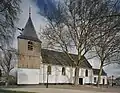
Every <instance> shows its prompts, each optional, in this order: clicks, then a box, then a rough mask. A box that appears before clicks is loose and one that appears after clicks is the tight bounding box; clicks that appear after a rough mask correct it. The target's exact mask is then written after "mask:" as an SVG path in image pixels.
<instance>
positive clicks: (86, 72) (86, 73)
mask: <svg viewBox="0 0 120 93" xmlns="http://www.w3.org/2000/svg"><path fill="white" fill-rule="evenodd" d="M85 76H86V77H88V70H87V69H86V71H85Z"/></svg>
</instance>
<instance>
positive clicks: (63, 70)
mask: <svg viewBox="0 0 120 93" xmlns="http://www.w3.org/2000/svg"><path fill="white" fill-rule="evenodd" d="M65 74H66V73H65V67H63V68H62V75H65Z"/></svg>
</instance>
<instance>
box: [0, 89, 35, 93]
mask: <svg viewBox="0 0 120 93" xmlns="http://www.w3.org/2000/svg"><path fill="white" fill-rule="evenodd" d="M0 93H35V92H24V91H12V90H4V89H0Z"/></svg>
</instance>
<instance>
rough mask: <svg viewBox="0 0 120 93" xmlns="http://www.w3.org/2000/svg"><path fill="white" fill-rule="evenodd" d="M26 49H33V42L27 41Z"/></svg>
mask: <svg viewBox="0 0 120 93" xmlns="http://www.w3.org/2000/svg"><path fill="white" fill-rule="evenodd" d="M28 50H31V51H32V50H33V42H31V41H28Z"/></svg>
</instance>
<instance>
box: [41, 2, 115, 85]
mask: <svg viewBox="0 0 120 93" xmlns="http://www.w3.org/2000/svg"><path fill="white" fill-rule="evenodd" d="M112 13H113V11H112V10H111V11H110V10H109V8H108V1H105V0H65V2H59V3H58V4H56V9H54V11H51V12H49V11H47V6H46V8H45V12H44V14H43V16H45V17H46V18H47V20H48V25H47V26H46V29H45V30H44V31H43V34H44V36H45V38H46V39H48V40H49V45H50V46H51V47H50V48H57V49H60V50H61V51H63V52H64V53H65V54H66V55H67V56H68V57H69V58H70V60H71V61H72V62H74V64H75V77H74V78H75V79H74V84H75V85H77V84H78V80H79V79H78V78H79V67H80V65H81V62H82V56H84V55H85V54H86V53H87V52H88V51H89V50H91V48H92V47H93V44H92V43H91V41H93V40H94V38H95V37H93V35H94V34H95V33H96V31H98V30H99V31H100V29H102V28H104V25H102V26H100V24H102V23H103V21H104V19H103V18H104V17H105V18H106V19H107V18H109V17H112V16H113V15H111V14H112ZM115 14H117V13H115ZM51 15H52V16H51ZM114 16H115V15H114ZM109 21H110V20H107V21H105V23H106V24H107V23H109ZM112 22H115V21H112ZM99 26H100V27H99ZM111 29H112V30H113V28H112V27H111ZM71 49H74V50H75V51H77V55H78V56H77V60H74V59H73V58H72V56H71V55H70V54H69V52H70V50H71ZM71 66H73V65H71Z"/></svg>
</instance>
